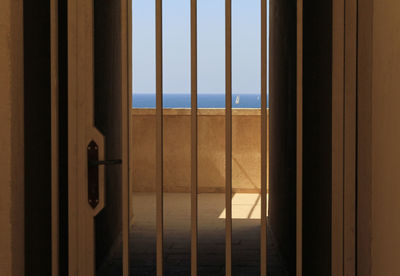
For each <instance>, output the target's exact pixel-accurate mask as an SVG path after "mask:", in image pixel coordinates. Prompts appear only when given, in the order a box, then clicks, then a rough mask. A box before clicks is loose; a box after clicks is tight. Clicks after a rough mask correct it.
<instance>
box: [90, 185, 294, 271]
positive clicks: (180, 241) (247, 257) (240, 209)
mask: <svg viewBox="0 0 400 276" xmlns="http://www.w3.org/2000/svg"><path fill="white" fill-rule="evenodd" d="M260 201H261V200H260V196H259V194H235V195H234V196H233V198H232V218H233V221H232V263H233V266H232V274H233V275H235V276H236V275H237V276H239V275H243V276H251V275H260V270H259V266H260V213H261V209H260V204H261V202H260ZM133 203H134V207H133V209H134V224H133V226H132V230H131V233H130V238H129V245H130V271H131V275H140V276H142V275H143V276H146V275H155V257H156V249H155V248H156V247H155V245H156V243H155V237H156V234H155V230H156V228H155V210H156V209H155V207H156V205H155V195H154V194H149V193H140V194H139V193H138V194H135V195H134V196H133ZM198 206H199V210H198V211H199V217H198V231H199V232H198V275H200V276H202V275H207V276H208V275H210V276H213V275H215V276H217V275H218V276H219V275H225V270H224V263H225V219H224V218H225V208H224V207H225V195H224V194H200V195H199V197H198ZM117 251H118V252H121V251H120V250H117ZM164 258H165V259H164V271H165V273H164V275H167V276H169V275H171V276H172V275H174V276H175V275H176V276H179V275H185V276H186V275H190V194H184V193H168V194H165V195H164ZM120 271H121V257H120V254H118V253H116V254H114V256H113V257H112V259H110V261H109V262H107V264H105V265H104V266H103V268H102V270H101V273H98V274H99V275H101V276H103V275H119V274H120ZM268 272H269V273H268V275H269V276H287V275H288V274H287V272H286V270H285V268H284V266H283V265H282V260H281V258H280V255H279V250H278V247H277V244H276V242H275V241H274V239H273V234H272V233H271V231H269V230H268Z"/></svg>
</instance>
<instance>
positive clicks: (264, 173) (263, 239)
mask: <svg viewBox="0 0 400 276" xmlns="http://www.w3.org/2000/svg"><path fill="white" fill-rule="evenodd" d="M267 123H268V122H267V0H261V239H260V242H261V247H260V248H261V263H260V265H261V267H260V269H261V275H267V165H268V164H267V154H268V153H267V131H268V125H267Z"/></svg>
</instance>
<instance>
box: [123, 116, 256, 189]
mask: <svg viewBox="0 0 400 276" xmlns="http://www.w3.org/2000/svg"><path fill="white" fill-rule="evenodd" d="M198 114H199V115H198V135H199V138H198V139H199V140H198V141H199V145H198V150H199V151H198V152H199V167H198V170H199V192H223V191H224V190H225V115H224V114H225V111H224V110H223V109H200V110H199V113H198ZM260 114H261V111H260V110H259V109H258V110H257V109H234V110H233V119H232V126H233V133H232V139H233V146H232V147H233V148H232V152H233V168H232V174H233V180H232V181H233V183H232V185H233V189H234V191H237V192H239V191H241V192H259V190H260V182H261V180H260V178H261V172H260V163H261V155H260V147H261V132H260V131H261V128H260V126H261V116H260ZM132 122H133V138H132V139H133V154H132V155H133V160H132V162H133V168H134V173H133V180H132V181H133V182H132V183H131V185H132V189H133V191H155V126H156V125H155V123H156V122H155V110H154V109H133V110H132ZM164 190H165V191H166V192H189V191H190V109H166V110H165V111H164Z"/></svg>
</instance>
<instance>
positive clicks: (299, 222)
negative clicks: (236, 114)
mask: <svg viewBox="0 0 400 276" xmlns="http://www.w3.org/2000/svg"><path fill="white" fill-rule="evenodd" d="M296 117H297V130H296V132H297V134H296V136H297V139H296V140H297V143H296V163H297V168H296V183H297V185H296V205H297V206H296V275H297V276H301V275H302V274H303V255H302V254H303V0H297V114H296Z"/></svg>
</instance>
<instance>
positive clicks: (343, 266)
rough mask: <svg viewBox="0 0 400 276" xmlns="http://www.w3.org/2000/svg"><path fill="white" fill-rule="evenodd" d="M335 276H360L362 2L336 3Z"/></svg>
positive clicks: (333, 163)
mask: <svg viewBox="0 0 400 276" xmlns="http://www.w3.org/2000/svg"><path fill="white" fill-rule="evenodd" d="M332 1H333V2H332V4H333V5H332V7H333V10H332V12H333V17H332V20H333V22H332V28H333V29H332V36H333V37H332V243H331V245H332V264H331V267H332V276H336V275H354V276H355V275H356V274H357V260H356V258H357V250H356V249H357V223H356V221H357V205H356V204H357V165H358V164H357V82H358V80H357V61H358V60H357V56H358V53H357V46H358V38H357V32H358V25H357V23H358V22H357V20H358V17H357V16H358V1H357V0H332Z"/></svg>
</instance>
